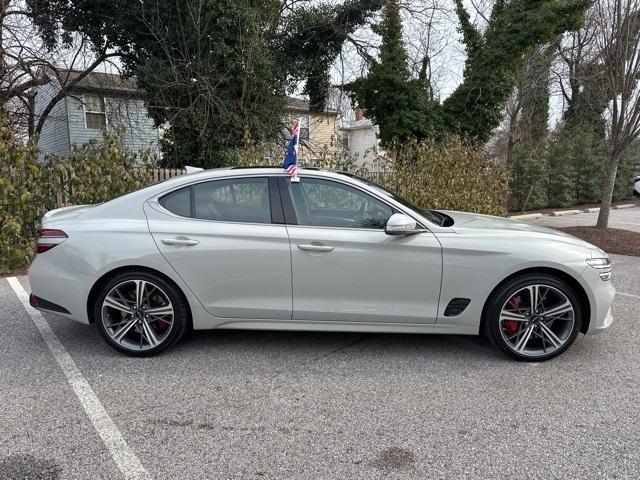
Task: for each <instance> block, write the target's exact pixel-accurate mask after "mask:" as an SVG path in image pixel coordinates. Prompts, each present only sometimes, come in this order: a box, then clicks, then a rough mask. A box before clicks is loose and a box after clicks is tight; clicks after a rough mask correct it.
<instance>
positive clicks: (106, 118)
mask: <svg viewBox="0 0 640 480" xmlns="http://www.w3.org/2000/svg"><path fill="white" fill-rule="evenodd" d="M60 75H61V76H63V77H66V78H67V82H66V83H67V84H73V87H71V88H69V91H68V93H67V95H66V96H65V97H64V98H63V99H62V100H61V101H59V102H58V103H57V104H56V105H55V107H54V108H53V110H52V111H51V112H50V113H49V115H48V116H47V118H46V120H45V122H44V124H43V128H42V131H41V133H40V137H39V138H38V149H39V150H40V153H41V155H46V154H54V155H59V156H62V157H65V156H68V155H69V153H70V151H71V148H72V146H73V145H82V144H85V143H87V142H89V140H91V139H101V138H103V136H104V134H105V133H114V132H122V135H123V142H124V146H125V147H127V148H129V149H131V150H134V151H139V150H144V149H152V150H153V151H155V152H156V153H159V131H158V129H157V128H156V126H155V125H154V123H153V120H152V119H151V118H150V117H149V115H148V113H147V109H146V106H145V104H144V101H143V99H142V92H141V91H140V89H138V87H137V85H136V81H135V79H134V78H125V77H122V76H120V75H114V74H110V73H101V72H93V73H90V74H88V75H86V76H85V77H83V78H81V79H80V80H78V81H77V82H74V80H75V78H76V77H77V76H78V75H80V73H79V72H75V71H62V72H60ZM59 91H60V84H59V83H58V82H57V80H55V77H54V78H53V79H52V81H51V83H48V84H46V85H43V86H40V87H38V90H37V94H36V99H35V113H36V118H38V117H39V115H41V114H42V112H43V110H44V109H45V108H46V106H47V105H48V104H49V102H50V100H51V99H52V98H54V97H55V95H57V94H58V92H59Z"/></svg>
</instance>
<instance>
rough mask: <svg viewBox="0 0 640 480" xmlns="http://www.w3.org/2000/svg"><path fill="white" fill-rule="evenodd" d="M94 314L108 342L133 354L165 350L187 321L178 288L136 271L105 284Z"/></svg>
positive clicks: (148, 354) (180, 334)
mask: <svg viewBox="0 0 640 480" xmlns="http://www.w3.org/2000/svg"><path fill="white" fill-rule="evenodd" d="M94 318H95V319H96V323H97V324H98V328H99V329H100V332H101V333H102V336H103V337H104V338H105V340H106V341H107V343H108V344H109V345H111V346H112V347H113V348H115V349H116V350H118V351H119V352H122V353H125V354H127V355H133V356H152V355H156V354H158V353H160V352H162V351H164V350H166V349H167V348H169V347H170V346H171V345H173V344H174V343H175V342H177V341H178V340H179V339H180V338H181V337H182V336H183V335H184V332H185V330H186V328H187V325H188V313H187V305H186V302H185V300H184V298H183V296H182V295H181V293H180V292H179V291H178V289H177V288H176V287H175V286H174V285H173V284H171V283H169V282H167V281H166V280H164V279H163V278H161V277H159V276H157V275H153V274H150V273H147V272H135V271H129V272H125V273H122V274H120V275H118V276H116V277H114V278H112V279H111V280H109V281H108V282H107V283H106V284H105V285H104V287H103V288H102V290H101V292H100V294H99V295H98V298H97V301H96V304H95V310H94Z"/></svg>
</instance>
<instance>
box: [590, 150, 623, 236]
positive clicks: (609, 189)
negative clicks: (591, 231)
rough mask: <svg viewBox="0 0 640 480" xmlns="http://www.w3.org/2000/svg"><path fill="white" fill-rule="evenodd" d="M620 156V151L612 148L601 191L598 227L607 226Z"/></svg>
mask: <svg viewBox="0 0 640 480" xmlns="http://www.w3.org/2000/svg"><path fill="white" fill-rule="evenodd" d="M620 158H622V152H620V151H618V149H614V150H613V151H612V152H611V155H610V156H609V165H608V167H607V177H606V179H605V184H604V190H603V192H602V202H601V203H600V213H599V214H598V223H596V227H598V228H607V227H608V226H609V212H610V211H611V200H612V199H613V189H614V187H615V185H616V175H617V174H618V164H619V163H620Z"/></svg>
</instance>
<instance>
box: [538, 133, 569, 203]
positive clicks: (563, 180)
mask: <svg viewBox="0 0 640 480" xmlns="http://www.w3.org/2000/svg"><path fill="white" fill-rule="evenodd" d="M545 155H546V165H547V169H548V170H547V172H548V175H549V181H548V184H547V206H549V207H561V208H562V207H570V206H571V205H575V203H576V171H575V168H574V164H575V162H574V158H575V143H574V141H573V139H571V138H569V135H568V132H567V131H565V130H563V129H560V130H558V131H556V132H555V133H554V134H553V135H552V136H551V138H550V139H549V142H548V144H547V149H546V152H545Z"/></svg>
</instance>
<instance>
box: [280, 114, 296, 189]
mask: <svg viewBox="0 0 640 480" xmlns="http://www.w3.org/2000/svg"><path fill="white" fill-rule="evenodd" d="M299 138H300V119H298V121H297V122H296V123H295V124H294V125H293V128H292V129H291V138H290V139H289V146H288V147H287V153H286V155H285V156H284V161H283V162H282V167H283V168H284V169H285V170H286V171H287V173H288V174H289V176H290V177H291V181H292V182H297V181H298V139H299Z"/></svg>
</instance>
